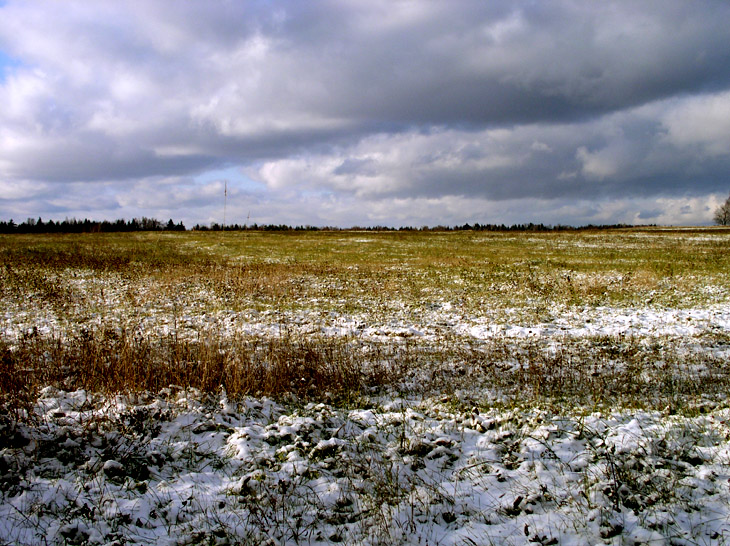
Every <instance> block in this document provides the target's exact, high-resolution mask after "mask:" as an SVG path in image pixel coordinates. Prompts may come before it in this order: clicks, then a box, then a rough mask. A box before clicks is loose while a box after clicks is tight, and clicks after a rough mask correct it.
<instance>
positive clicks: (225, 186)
mask: <svg viewBox="0 0 730 546" xmlns="http://www.w3.org/2000/svg"><path fill="white" fill-rule="evenodd" d="M226 205H228V181H227V180H226V181H225V182H224V183H223V230H224V231H225V229H226Z"/></svg>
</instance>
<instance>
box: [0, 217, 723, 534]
mask: <svg viewBox="0 0 730 546" xmlns="http://www.w3.org/2000/svg"><path fill="white" fill-rule="evenodd" d="M729 242H730V232H728V231H724V230H715V229H705V230H701V229H700V230H645V231H634V230H622V231H611V232H602V231H597V232H579V233H559V234H527V233H525V234H514V233H512V234H481V233H446V234H443V233H425V234H407V235H403V234H393V233H319V234H297V235H293V234H290V235H282V234H260V233H245V234H240V233H239V234H236V233H226V234H216V233H208V234H193V233H184V234H164V235H162V236H161V235H159V234H154V235H149V236H141V235H125V236H111V235H109V236H104V235H99V236H87V237H71V236H68V237H64V238H56V239H53V238H50V237H49V238H47V239H45V238H43V237H42V236H37V238H33V237H25V238H23V237H5V238H3V239H0V251H2V255H3V260H4V264H5V268H4V270H3V272H2V273H1V275H2V277H1V280H2V285H1V286H2V292H0V298H1V300H0V301H1V302H2V306H1V307H0V341H1V345H0V355H1V356H2V363H3V370H2V371H3V374H4V377H5V379H4V381H3V389H4V391H3V393H2V394H3V398H2V403H3V414H2V416H0V544H8V545H10V544H13V545H14V544H19V545H26V544H27V545H30V544H54V545H55V544H79V545H80V544H119V545H123V544H160V545H162V544H171V545H173V544H175V545H177V544H210V545H213V544H272V545H274V544H276V545H279V544H368V545H370V544H373V545H374V544H432V545H436V544H444V545H482V544H484V545H488V544H515V545H517V544H542V545H547V544H576V545H582V544H656V545H660V544H667V545H672V544H676V545H679V544H683V545H684V544H708V545H709V544H727V543H730V401H729V399H728V394H730V370H729V369H728V360H729V358H730V280H729V279H728V275H727V274H726V272H727V271H728V270H730V269H729V268H730V246H729V245H728V243H729ZM271 340H285V341H284V342H282V343H283V345H282V347H283V349H281V347H279V346H278V345H277V346H276V347H278V348H276V349H274V348H272V347H274V346H273V345H269V346H268V347H269V348H268V349H266V350H268V351H269V352H266V351H265V350H263V349H262V347H264V348H266V347H267V346H266V344H267V343H273V342H272V341H271ZM251 347H253V349H251ZM110 348H111V349H110ZM203 349H204V350H203ZM262 350H263V356H260V355H261V354H262ZM196 351H197V352H196ZM246 351H250V354H249V353H246V355H247V356H246V358H245V359H244V358H243V357H242V356H241V354H242V353H244V352H246ZM276 351H279V352H276ZM282 351H283V352H282ZM287 351H288V352H287ZM110 353H113V354H110ZM183 353H184V355H185V357H184V358H183V357H181V356H179V355H181V354H183ZM140 354H141V355H143V357H142V358H144V359H145V360H146V361H150V362H152V361H154V362H157V361H158V360H159V361H160V362H162V363H163V364H164V366H163V367H159V368H154V370H167V371H169V370H170V369H171V367H175V369H176V370H177V369H178V368H180V367H185V366H189V368H186V369H187V370H188V372H189V373H188V376H182V375H177V376H175V378H176V379H179V378H180V377H188V378H189V382H188V383H183V382H182V381H177V382H176V383H174V384H170V383H164V384H165V386H164V387H163V388H160V389H157V390H154V391H151V390H149V389H141V388H139V384H135V382H134V381H133V380H131V379H125V378H126V376H125V378H122V379H119V381H126V383H122V385H123V387H124V388H118V387H114V388H111V387H110V386H109V385H111V383H104V378H103V376H104V375H108V376H110V377H111V376H113V375H114V374H115V373H116V370H115V369H114V368H113V366H114V364H113V363H119V365H120V367H121V366H122V365H124V366H126V367H131V368H134V366H136V365H138V364H139V362H140V361H139V360H135V359H139V358H140V357H139V355H140ZM89 355H90V356H89ZM287 355H289V357H290V358H291V359H292V362H287V361H286V358H285V357H286V356H287ZM302 355H304V356H302ZM306 355H311V358H312V359H315V360H317V361H318V362H319V363H320V364H321V365H322V366H324V367H325V368H326V369H328V370H329V373H330V375H336V376H337V378H339V379H338V380H337V381H335V380H333V381H332V382H330V383H326V386H322V385H325V383H318V382H317V381H319V379H317V380H312V379H311V378H309V379H307V378H304V377H302V378H298V376H296V374H295V375H293V376H292V377H294V379H292V382H291V384H287V385H285V386H282V384H281V383H272V382H271V380H268V382H261V381H259V382H258V383H256V382H255V381H254V382H249V383H247V382H246V381H248V380H247V379H246V378H245V377H244V378H243V379H241V376H240V374H239V375H236V374H235V373H233V372H234V371H235V368H237V367H241V366H244V367H245V366H248V367H254V366H262V367H263V368H267V369H269V370H271V369H274V368H273V366H274V365H275V364H276V365H277V366H280V367H279V368H275V370H284V369H289V368H291V367H293V366H294V363H293V360H297V359H298V360H302V359H304V360H306V359H307V358H309V357H308V356H306ZM206 358H208V359H211V361H215V362H216V363H218V364H220V366H221V369H223V370H224V372H225V373H222V374H221V375H220V376H215V377H214V379H213V380H210V381H208V382H207V383H196V381H197V380H198V379H199V378H198V377H193V376H194V375H195V374H196V373H201V374H202V373H203V372H204V371H205V373H208V372H207V370H210V369H213V368H212V367H211V366H212V365H211V366H208V365H206V363H205V362H202V360H203V359H206ZM259 358H260V360H258V359H259ZM125 359H126V360H125ZM328 359H329V360H328ZM274 360H277V361H276V362H274ZM282 360H284V361H283V362H282ZM168 361H169V362H168ZM219 361H220V362H219ZM170 362H172V364H171V363H170ZM218 364H216V365H218ZM307 364H308V363H307V362H299V364H297V365H298V366H300V368H296V370H295V371H296V373H299V370H300V369H301V370H309V368H307ZM86 365H88V366H97V365H98V366H101V367H102V373H101V376H102V379H93V381H96V383H94V382H93V381H92V379H91V378H92V376H93V377H94V378H96V377H97V375H98V374H97V375H94V373H96V372H94V373H92V371H91V369H89V372H88V374H86V373H84V372H83V370H84V368H83V366H86ZM173 365H174V366H173ZM345 365H346V366H348V370H350V371H348V373H349V374H350V375H347V374H344V375H343V373H342V372H341V370H340V369H339V368H338V366H345ZM165 366H166V367H165ZM351 368H352V369H354V371H352V370H351ZM151 369H152V368H151ZM79 370H82V371H81V372H80V371H79ZM190 370H192V373H190ZM151 373H152V372H151ZM154 373H159V372H154ZM165 373H167V372H165ZM265 373H266V370H264V371H262V372H261V374H264V375H265ZM317 373H323V372H321V370H319V369H318V371H317ZM261 374H259V375H261ZM130 377H133V376H130ZM231 377H235V378H237V379H236V380H235V381H234V380H233V379H231ZM246 377H249V376H246ZM251 377H253V375H252V376H251ZM257 377H259V376H257ZM313 377H315V376H313ZM319 377H320V376H319V375H318V376H316V378H319ZM327 377H330V376H327ZM342 377H345V378H346V379H347V378H356V384H351V385H344V384H342V379H341V378H342ZM10 378H15V379H12V380H11V379H10ZM16 379H17V380H16ZM149 379H150V378H143V377H140V381H142V380H145V381H146V380H149ZM163 379H164V378H163ZM219 379H220V380H219ZM305 379H306V385H304V383H302V385H299V384H297V383H296V382H297V381H300V380H301V381H302V382H305ZM348 380H349V379H348ZM251 381H253V380H251ZM311 381H313V383H312V382H311ZM118 384H119V383H115V384H114V385H118ZM205 385H207V386H205ZM271 385H276V388H275V389H274V388H273V387H271ZM305 387H306V388H305ZM267 389H268V390H267Z"/></svg>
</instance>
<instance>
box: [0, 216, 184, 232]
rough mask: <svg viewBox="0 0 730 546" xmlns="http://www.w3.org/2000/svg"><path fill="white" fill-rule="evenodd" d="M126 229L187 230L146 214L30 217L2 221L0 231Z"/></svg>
mask: <svg viewBox="0 0 730 546" xmlns="http://www.w3.org/2000/svg"><path fill="white" fill-rule="evenodd" d="M125 231H128V232H131V231H185V226H184V225H183V223H182V222H179V223H177V224H176V223H175V222H173V221H172V219H170V221H169V222H167V223H166V224H165V223H162V222H160V221H159V220H156V219H155V218H147V217H144V216H143V217H142V218H132V219H131V220H121V219H120V220H115V221H113V222H110V221H108V220H103V221H101V222H97V221H94V220H89V219H84V220H77V219H76V218H72V219H68V218H67V219H65V220H61V221H58V222H54V221H53V220H48V221H47V222H44V221H43V219H42V218H38V219H37V220H36V219H34V218H28V219H27V220H26V221H25V222H23V223H21V224H16V223H15V222H13V220H12V219H11V220H9V221H7V222H5V221H0V233H112V232H125Z"/></svg>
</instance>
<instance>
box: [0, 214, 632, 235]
mask: <svg viewBox="0 0 730 546" xmlns="http://www.w3.org/2000/svg"><path fill="white" fill-rule="evenodd" d="M626 227H631V226H630V225H628V224H612V225H587V226H581V227H573V226H563V225H557V226H551V225H545V224H533V223H528V224H512V225H510V226H507V225H505V224H479V223H475V224H463V225H460V226H433V227H430V226H421V227H399V228H393V227H387V226H372V227H360V226H353V227H350V228H339V227H315V226H289V225H286V224H262V225H259V224H251V225H243V226H241V225H238V224H227V225H225V226H223V225H221V224H217V223H213V224H211V225H210V226H208V225H201V224H196V225H195V226H194V227H193V228H192V229H193V231H529V232H545V231H577V230H584V229H616V228H626ZM132 231H186V228H185V225H183V223H182V222H178V223H177V224H176V223H175V222H173V221H172V219H170V220H169V221H168V222H167V223H164V222H160V221H159V220H156V219H154V218H145V217H142V218H133V219H131V220H115V221H113V222H110V221H108V220H103V221H101V222H97V221H94V220H88V219H85V220H77V219H75V218H74V219H70V220H69V219H66V220H62V221H58V222H54V221H53V220H48V221H47V222H44V221H43V219H41V218H38V219H37V220H35V219H33V218H28V219H27V220H26V221H25V222H23V223H22V224H16V223H15V222H13V220H9V221H7V222H6V221H0V233H113V232H132Z"/></svg>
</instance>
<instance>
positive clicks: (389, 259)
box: [0, 229, 730, 413]
mask: <svg viewBox="0 0 730 546" xmlns="http://www.w3.org/2000/svg"><path fill="white" fill-rule="evenodd" d="M728 237H730V232H728V231H723V230H715V229H707V230H695V231H692V230H675V231H666V230H619V231H610V232H601V231H595V232H591V231H586V232H580V233H546V234H495V233H469V232H459V233H351V232H343V233H298V234H291V233H267V234H263V233H205V234H201V233H165V234H144V233H142V234H123V235H122V234H97V235H91V234H87V235H78V236H40V235H39V236H2V237H0V259H2V263H3V265H4V267H3V268H2V270H0V281H1V282H0V297H1V298H2V301H3V302H5V303H6V307H7V308H21V309H26V308H30V309H34V308H43V307H44V306H45V307H48V308H50V309H51V310H52V312H53V313H54V314H55V316H56V317H58V318H59V319H62V320H63V321H65V324H66V326H65V328H66V329H65V330H64V331H63V332H56V333H53V334H51V335H41V334H40V333H38V331H35V333H34V332H31V333H28V334H27V335H25V336H24V337H23V338H22V339H20V340H18V341H17V342H16V341H11V340H9V339H0V356H1V357H2V363H1V366H2V370H0V371H1V372H2V373H1V374H0V397H1V399H2V404H3V406H4V407H5V408H8V409H10V410H12V411H14V412H16V413H17V412H20V411H21V410H22V409H23V408H24V407H27V405H28V403H29V401H30V400H32V399H33V398H34V396H35V394H36V393H37V391H38V389H39V388H42V387H43V386H46V385H56V386H58V387H61V388H64V389H79V388H83V389H87V390H89V391H95V392H106V393H114V392H130V391H137V392H139V391H151V392H156V391H159V390H160V389H163V388H166V387H168V386H170V385H179V386H182V387H194V388H196V389H200V390H202V391H208V392H213V391H217V390H219V389H221V388H223V389H225V390H226V392H227V393H229V395H231V396H237V395H245V394H254V395H268V396H275V397H281V396H289V395H296V396H299V397H303V398H323V397H330V398H333V399H338V400H349V399H352V398H353V397H357V396H359V395H360V394H362V393H367V392H371V390H372V389H397V390H400V391H420V392H426V391H428V392H430V393H433V392H446V393H448V392H452V391H454V390H456V389H460V388H467V387H469V388H476V386H481V387H488V388H487V389H485V391H484V392H489V393H491V394H489V395H488V396H487V399H488V402H489V403H498V402H500V401H502V402H503V403H507V404H514V403H521V402H526V403H570V404H578V405H584V406H588V407H590V406H601V405H607V406H610V405H612V404H618V405H624V406H625V405H637V406H644V407H655V408H656V407H660V408H664V407H665V406H666V407H670V408H679V409H681V408H682V407H690V406H691V407H699V406H701V405H702V404H703V403H704V402H703V400H704V399H705V398H708V397H709V398H710V399H717V398H718V397H719V396H720V395H721V393H722V392H727V386H728V384H730V382H729V381H728V372H727V370H726V366H725V364H724V363H723V362H722V361H721V360H718V359H717V358H715V357H712V356H711V355H710V353H709V352H708V351H699V352H695V353H692V354H689V355H688V354H687V353H686V352H685V353H682V352H680V350H679V348H678V346H679V345H681V342H680V341H678V340H666V343H665V344H660V343H655V344H654V345H649V346H647V345H645V344H642V343H640V342H639V340H631V339H628V340H627V339H609V338H600V339H598V338H590V339H584V340H576V341H570V340H563V341H561V343H562V344H561V345H560V347H559V349H558V350H557V352H555V351H553V352H546V351H545V350H543V349H541V348H540V347H538V346H537V345H531V344H530V342H516V341H514V340H513V341H509V340H494V341H492V342H489V343H484V344H483V345H481V346H478V347H469V346H466V345H464V343H463V340H454V339H451V338H448V339H442V340H440V341H437V342H436V343H435V344H434V343H420V344H418V343H415V342H412V343H410V344H404V343H402V340H401V342H395V341H394V342H392V343H378V342H374V341H372V342H365V341H363V340H357V339H351V338H332V337H326V336H316V335H315V336H309V337H294V336H289V335H287V334H286V324H283V325H282V326H283V334H282V335H279V336H274V337H245V336H239V337H236V336H233V337H231V336H230V335H222V334H219V333H217V332H216V330H215V329H212V330H209V331H208V330H206V331H204V332H200V333H199V334H198V337H197V338H195V339H190V338H189V337H185V336H178V335H177V330H176V329H175V328H174V327H173V328H172V330H171V331H172V333H171V334H169V335H167V336H166V337H165V336H163V337H161V338H160V337H153V336H150V335H148V334H147V333H144V334H143V333H142V330H139V329H135V327H134V325H132V326H131V327H130V326H128V325H123V324H122V325H120V323H119V322H114V321H113V320H111V319H109V318H108V317H109V316H111V315H112V314H122V315H127V316H132V317H135V320H137V321H141V320H142V319H143V318H147V315H145V313H150V311H149V309H165V308H170V309H172V311H170V314H173V315H174V314H176V313H177V312H178V309H177V307H178V305H185V304H186V300H187V299H194V298H197V297H198V296H197V294H199V293H205V294H207V296H206V297H207V298H208V299H206V300H204V301H202V303H200V304H199V305H198V307H197V308H196V311H195V312H200V313H213V312H215V311H216V310H217V309H220V308H225V309H232V310H248V309H254V310H264V311H267V312H273V313H283V312H284V311H287V310H292V309H294V310H296V309H299V310H307V311H309V310H311V311H313V312H317V313H320V314H323V315H324V314H326V313H330V312H352V313H354V312H357V313H361V314H366V315H369V316H373V317H377V318H378V319H379V320H380V319H382V322H387V321H388V320H390V319H391V318H392V317H394V316H397V313H404V311H403V310H404V309H406V310H407V312H408V313H412V314H415V315H417V314H418V313H419V312H420V311H419V310H423V309H427V308H429V306H431V305H433V304H434V302H435V303H436V304H439V302H453V303H454V305H455V306H458V307H459V310H460V312H463V313H464V314H469V313H473V314H475V315H484V314H485V313H493V314H494V316H499V315H498V313H499V312H500V310H506V311H510V312H511V310H514V309H517V310H520V312H521V313H523V314H524V316H526V317H528V318H529V317H537V318H538V319H539V318H540V316H541V313H546V312H547V310H549V309H550V308H551V306H560V305H562V306H574V307H579V306H598V305H614V306H621V305H626V306H634V305H641V306H643V305H647V302H650V304H651V305H654V304H660V305H665V304H667V305H672V306H675V307H682V306H698V305H700V306H701V305H704V304H707V303H712V302H714V301H715V300H714V298H715V297H716V296H715V294H717V293H718V291H719V292H720V293H726V294H727V293H730V279H729V278H728V276H727V274H726V272H727V270H728V269H730V245H728V244H727V239H728ZM80 277H84V278H86V279H89V280H90V281H89V282H87V283H86V284H83V283H79V282H78V280H79V278H80ZM91 281H93V282H91ZM94 283H96V284H94ZM122 286H123V287H125V288H123V289H122V288H120V287H122ZM105 287H106V288H105ZM708 288H711V289H712V290H713V291H708V290H707V289H708ZM105 290H106V292H105ZM115 290H116V291H117V292H119V293H121V294H122V296H120V297H118V298H117V299H114V298H111V297H110V295H109V292H111V291H115ZM178 302H182V303H181V304H179V303H178ZM91 314H96V315H99V316H100V317H101V318H100V320H99V321H97V322H96V323H93V324H91V325H89V324H88V323H87V322H84V321H85V320H87V317H88V316H89V315H91ZM173 319H174V320H176V319H177V317H176V316H175V317H173ZM702 343H704V344H705V346H706V347H709V346H711V345H713V344H714V345H726V344H727V343H728V340H727V339H724V338H722V336H717V337H716V338H714V339H711V340H704V341H702ZM723 389H724V390H723ZM703 397H704V398H703Z"/></svg>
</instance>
